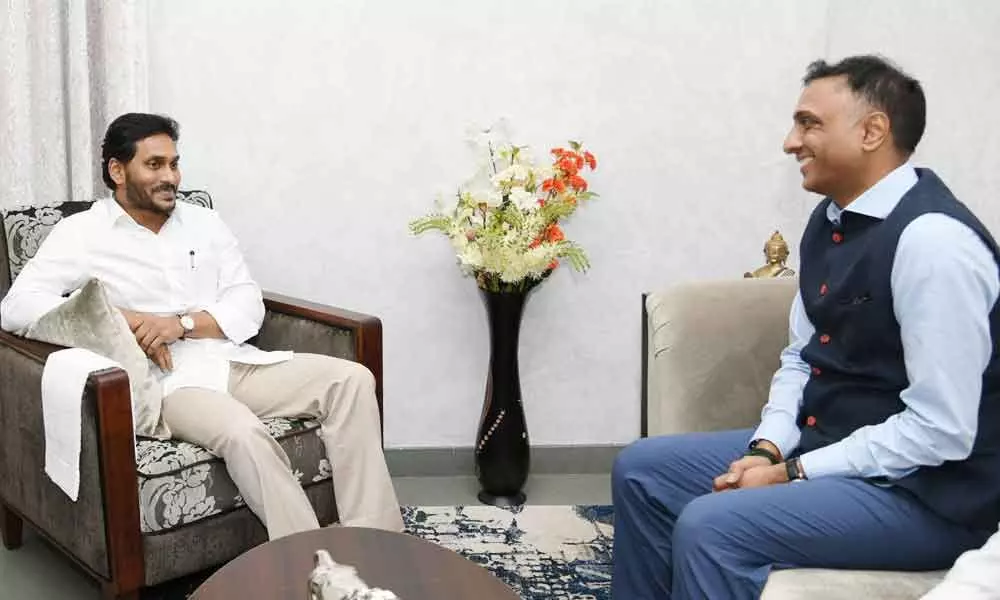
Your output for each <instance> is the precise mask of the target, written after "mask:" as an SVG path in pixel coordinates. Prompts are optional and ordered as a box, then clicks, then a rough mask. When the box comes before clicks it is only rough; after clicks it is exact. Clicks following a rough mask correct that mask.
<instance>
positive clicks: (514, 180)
mask: <svg viewBox="0 0 1000 600" xmlns="http://www.w3.org/2000/svg"><path fill="white" fill-rule="evenodd" d="M530 174H531V172H530V171H529V170H528V168H527V167H525V166H524V165H518V164H514V165H510V166H508V167H507V168H506V169H504V170H502V171H500V172H499V173H497V174H496V175H494V176H493V178H492V180H493V185H497V186H501V185H506V186H518V185H520V186H523V185H524V184H525V183H527V181H528V177H529V175H530Z"/></svg>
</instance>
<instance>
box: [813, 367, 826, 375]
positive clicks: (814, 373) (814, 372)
mask: <svg viewBox="0 0 1000 600" xmlns="http://www.w3.org/2000/svg"><path fill="white" fill-rule="evenodd" d="M812 372H813V375H819V374H820V373H822V372H823V371H820V370H819V367H813V368H812Z"/></svg>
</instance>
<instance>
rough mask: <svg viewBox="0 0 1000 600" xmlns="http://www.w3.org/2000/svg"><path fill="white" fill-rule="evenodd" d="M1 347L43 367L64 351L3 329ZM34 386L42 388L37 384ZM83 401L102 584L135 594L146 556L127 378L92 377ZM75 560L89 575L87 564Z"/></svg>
mask: <svg viewBox="0 0 1000 600" xmlns="http://www.w3.org/2000/svg"><path fill="white" fill-rule="evenodd" d="M0 346H2V347H5V348H10V349H12V350H14V351H15V352H17V353H19V354H21V355H23V356H25V357H27V358H28V359H30V360H32V361H35V362H37V363H38V364H40V365H44V364H45V362H46V360H48V357H49V355H50V354H52V353H53V352H56V351H58V350H63V349H65V348H64V347H63V346H58V345H56V344H49V343H46V342H39V341H36V340H29V339H26V338H23V337H21V336H18V335H14V334H11V333H8V332H6V331H0ZM38 383H39V386H40V385H41V381H40V380H39V382H38ZM83 401H84V402H85V403H89V404H87V405H85V407H84V410H85V411H88V410H91V409H92V410H93V414H94V415H95V421H96V427H97V432H96V437H97V452H98V460H99V468H100V487H101V490H100V493H101V499H102V504H103V520H104V524H105V540H106V544H107V553H108V560H109V566H110V569H111V575H112V577H111V582H107V581H106V582H105V585H106V586H108V585H110V586H114V587H115V591H119V592H125V591H129V590H136V589H138V588H139V587H141V586H142V585H143V583H144V570H143V569H144V567H143V565H144V562H143V561H144V558H143V544H142V531H141V528H140V518H139V490H138V485H137V484H136V458H135V444H134V436H133V430H132V400H131V391H130V389H129V380H128V374H127V373H126V372H125V371H124V370H123V369H120V368H117V367H113V368H109V369H103V370H100V371H95V372H93V373H91V374H90V376H89V377H88V378H87V383H86V386H85V388H84V391H83ZM38 410H39V411H40V410H41V408H39V409H38ZM39 433H40V432H39ZM53 489H54V488H53ZM59 493H61V492H59ZM36 527H37V528H38V530H39V531H40V533H42V535H43V536H45V537H47V538H49V539H50V540H52V541H53V542H54V543H55V544H56V545H57V546H62V544H60V543H59V541H58V540H56V539H55V538H54V537H53V536H52V534H51V533H50V532H47V531H46V530H45V528H44V527H42V526H40V525H38V524H36ZM68 552H69V553H70V555H71V556H74V555H73V554H72V552H71V551H68ZM74 558H75V559H76V557H75V556H74ZM77 561H78V563H79V564H81V565H82V566H84V568H86V569H88V571H91V572H92V573H93V571H92V570H91V569H89V567H88V566H87V565H86V564H84V563H82V562H80V561H79V559H77ZM98 577H100V575H98ZM112 582H113V583H112Z"/></svg>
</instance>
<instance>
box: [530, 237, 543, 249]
mask: <svg viewBox="0 0 1000 600" xmlns="http://www.w3.org/2000/svg"><path fill="white" fill-rule="evenodd" d="M541 245H542V240H541V238H535V239H533V240H531V243H530V244H528V247H529V248H537V247H539V246H541Z"/></svg>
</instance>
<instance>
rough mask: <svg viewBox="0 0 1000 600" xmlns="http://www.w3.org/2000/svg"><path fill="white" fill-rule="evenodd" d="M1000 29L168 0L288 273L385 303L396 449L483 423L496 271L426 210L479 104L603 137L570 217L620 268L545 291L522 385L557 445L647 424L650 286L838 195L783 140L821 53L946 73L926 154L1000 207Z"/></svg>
mask: <svg viewBox="0 0 1000 600" xmlns="http://www.w3.org/2000/svg"><path fill="white" fill-rule="evenodd" d="M997 31H1000V3H992V2H979V1H974V0H969V1H968V2H957V1H956V2H930V1H916V0H892V1H882V2H870V1H861V0H858V1H853V0H852V1H847V0H838V1H831V2H829V3H827V2H803V1H799V0H780V1H779V0H773V1H766V0H759V1H756V2H748V1H741V0H728V1H723V0H712V1H706V0H670V1H666V0H662V1H657V0H649V1H645V2H639V1H638V0H636V1H630V2H621V1H620V0H619V1H601V0H548V1H546V2H533V1H531V0H508V1H507V2H503V3H498V2H482V1H479V0H476V1H465V2H463V1H459V0H454V1H446V0H423V1H421V2H403V1H402V0H372V1H369V2H364V3H362V2H348V1H347V0H339V1H322V0H314V1H297V2H278V1H276V0H274V1H266V0H256V1H254V2H246V1H245V0H225V1H223V0H215V1H213V2H202V1H199V0H154V1H153V2H152V4H151V7H150V39H151V48H150V61H151V69H150V81H151V86H152V89H151V94H150V98H151V105H152V108H153V109H154V110H157V111H162V112H166V113H168V114H171V115H172V116H174V117H175V118H177V119H178V120H179V121H180V122H181V125H182V143H181V154H182V156H183V159H182V161H183V167H184V173H185V183H186V187H193V188H206V189H209V190H211V191H212V192H213V193H214V195H215V198H216V200H217V204H218V207H219V210H220V212H221V213H222V214H223V216H224V217H225V219H226V220H227V221H228V222H229V223H230V225H231V226H232V227H233V229H234V230H235V231H236V232H237V234H238V236H239V237H240V238H241V239H242V241H243V245H244V249H245V251H246V254H247V256H248V258H249V261H250V263H251V267H252V269H253V271H254V273H255V274H256V276H257V277H258V279H259V280H260V281H261V282H262V284H263V285H264V286H265V287H266V288H269V289H273V290H276V291H281V292H285V293H290V294H295V295H300V296H303V297H307V298H310V299H312V300H315V301H320V302H326V303H330V304H336V305H341V306H345V307H350V308H354V309H358V310H364V311H368V312H372V313H374V314H377V315H380V316H381V317H382V318H383V321H384V326H385V374H386V381H385V384H386V415H387V422H386V433H387V442H388V445H389V446H396V447H400V446H452V445H453V446H470V445H472V443H473V437H474V431H475V425H476V421H477V419H478V415H479V409H480V404H481V399H482V394H483V385H484V375H485V367H486V362H487V339H486V338H487V331H486V327H485V315H484V311H483V309H482V306H481V303H480V301H479V299H478V297H477V293H476V290H475V287H474V285H473V283H472V282H471V281H469V280H467V279H462V278H461V277H460V276H459V273H458V271H457V268H456V267H455V264H454V260H453V257H452V255H451V253H450V250H449V247H448V245H447V243H446V242H445V240H443V239H438V238H427V239H413V238H410V237H408V235H407V231H406V224H407V221H408V220H409V219H411V218H413V217H415V216H418V215H420V214H421V213H423V212H424V211H426V210H429V209H430V208H431V207H432V203H433V199H434V197H435V195H436V194H437V193H438V192H442V191H443V192H450V191H451V190H452V189H453V186H454V185H455V184H457V183H458V182H459V181H460V180H462V179H463V178H464V177H466V176H467V175H468V174H469V172H470V171H469V169H470V162H469V161H470V157H469V156H468V155H467V154H466V148H465V146H464V142H463V137H464V132H465V130H466V128H467V127H468V126H469V125H470V124H474V123H479V124H484V123H489V122H491V121H493V120H494V119H496V118H497V117H506V118H507V119H508V120H509V121H510V123H511V124H512V126H513V129H514V131H515V133H517V134H519V137H518V141H520V142H522V143H528V144H531V145H532V146H534V147H535V149H536V151H537V152H538V153H539V154H541V153H543V152H544V151H545V150H546V149H547V147H549V146H550V145H552V144H556V143H560V142H562V141H564V140H565V139H566V138H569V137H572V138H574V139H582V140H585V141H586V142H587V143H588V144H589V145H590V147H591V148H592V149H593V150H594V152H595V153H596V154H597V155H598V158H599V160H600V162H601V164H600V168H599V170H598V172H597V173H596V174H595V175H594V176H593V178H592V180H591V185H592V187H593V189H594V190H596V191H597V192H599V193H600V194H601V196H602V198H601V199H600V200H599V201H596V202H594V203H593V204H592V205H590V206H588V207H587V208H586V209H585V210H583V211H581V212H580V213H578V215H577V216H576V217H575V218H574V220H573V221H571V222H570V223H569V224H568V225H567V226H566V228H565V229H566V232H567V235H568V236H570V237H571V238H572V239H574V240H577V241H579V242H580V243H582V244H583V245H584V246H585V247H586V248H587V250H588V251H589V252H590V256H591V259H592V262H593V269H592V271H591V272H590V273H588V274H586V275H577V274H574V273H571V272H566V271H562V272H559V273H557V274H556V276H554V277H553V279H552V280H551V281H549V282H547V283H546V284H545V285H544V286H542V287H541V288H540V289H539V290H538V292H537V293H536V294H535V295H534V296H533V297H532V298H531V300H530V302H529V305H528V308H527V313H526V315H525V321H524V329H523V333H522V342H521V367H522V388H523V392H524V398H525V404H526V406H527V411H528V419H529V427H530V432H531V439H532V442H533V443H537V444H573V443H583V444H600V443H621V442H626V441H629V440H631V439H633V438H634V437H635V436H636V435H637V433H638V421H639V297H640V294H641V292H643V291H644V290H649V289H653V288H658V287H661V286H663V285H666V284H669V283H671V282H673V281H679V280H690V279H701V278H717V277H739V276H740V274H741V273H742V272H743V271H744V270H746V269H747V268H749V267H752V266H755V264H756V263H757V262H758V260H759V259H760V258H761V255H760V249H761V246H762V244H763V242H764V240H765V239H766V238H767V236H768V235H769V234H770V233H771V231H772V230H773V229H775V228H778V229H781V230H782V231H783V232H784V233H785V234H786V237H787V238H788V239H789V240H790V241H791V242H793V243H795V242H796V241H797V239H798V236H799V235H800V233H801V230H802V226H803V223H804V220H805V218H806V216H807V215H808V213H809V211H810V210H811V208H812V206H813V205H814V203H815V201H816V200H817V199H816V198H815V197H812V196H810V195H809V194H807V193H805V192H803V191H802V190H801V189H800V187H799V176H798V172H797V168H796V166H795V164H794V162H793V161H792V160H791V159H789V158H786V157H784V156H783V155H782V154H781V142H782V139H783V137H784V135H785V133H786V131H787V128H788V126H789V125H790V112H791V109H792V106H793V104H794V102H795V100H796V97H797V95H798V91H799V81H800V78H801V76H802V74H803V72H804V69H805V66H806V65H807V64H808V63H809V62H810V61H811V60H812V59H814V58H817V57H828V58H831V59H836V58H839V57H841V56H843V55H844V54H846V53H853V52H862V51H864V52H870V51H878V52H883V53H885V54H887V55H889V56H890V57H892V58H895V59H897V60H898V61H899V62H900V63H901V64H902V65H903V66H904V67H905V68H907V69H909V70H910V71H911V72H912V73H913V74H914V75H915V76H917V77H918V78H920V79H921V80H922V81H924V83H925V85H926V88H927V93H928V97H929V99H930V102H929V104H930V119H929V121H930V122H929V127H928V131H927V136H926V138H925V140H926V141H925V143H924V145H923V147H922V149H921V152H920V153H919V156H918V163H919V164H924V165H928V166H933V167H935V168H937V169H938V170H939V172H940V173H941V175H942V176H943V177H944V178H945V180H946V181H947V182H949V183H950V184H952V186H953V187H954V189H955V190H956V191H957V192H958V193H959V194H960V195H961V197H963V198H964V199H965V200H966V201H967V202H968V203H969V204H971V205H972V206H973V207H974V208H976V209H977V210H978V211H979V213H980V214H981V216H982V217H983V218H984V220H985V221H986V222H987V224H988V225H991V226H992V227H994V228H997V227H998V226H1000V209H998V208H997V207H996V204H995V202H994V199H995V197H996V196H997V193H998V192H1000V175H998V173H1000V168H998V167H1000V141H998V140H1000V136H997V135H996V134H995V131H996V130H997V129H998V126H1000V111H997V110H996V107H997V104H996V98H998V97H1000V94H998V93H997V92H998V91H1000V89H998V88H1000V69H997V68H996V59H997V58H998V57H1000V37H998V36H996V35H995V32H997ZM795 254H797V252H796V253H795ZM793 260H795V258H794V256H793Z"/></svg>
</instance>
